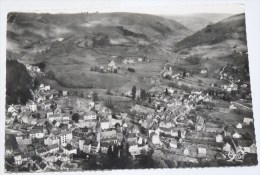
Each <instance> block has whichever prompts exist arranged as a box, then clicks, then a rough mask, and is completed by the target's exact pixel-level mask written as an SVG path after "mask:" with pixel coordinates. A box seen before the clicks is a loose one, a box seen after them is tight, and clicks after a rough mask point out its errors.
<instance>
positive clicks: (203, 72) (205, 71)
mask: <svg viewBox="0 0 260 175" xmlns="http://www.w3.org/2000/svg"><path fill="white" fill-rule="evenodd" d="M200 73H201V74H206V73H208V69H207V68H203V69H201V71H200Z"/></svg>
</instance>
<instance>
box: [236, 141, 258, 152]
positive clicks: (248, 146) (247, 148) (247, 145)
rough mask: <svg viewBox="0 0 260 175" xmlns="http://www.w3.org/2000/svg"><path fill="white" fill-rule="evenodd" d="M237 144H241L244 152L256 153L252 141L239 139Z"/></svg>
mask: <svg viewBox="0 0 260 175" xmlns="http://www.w3.org/2000/svg"><path fill="white" fill-rule="evenodd" d="M238 145H239V146H241V147H242V148H243V150H244V152H246V153H251V154H256V153H257V150H256V144H255V143H253V142H252V141H240V142H239V143H238Z"/></svg>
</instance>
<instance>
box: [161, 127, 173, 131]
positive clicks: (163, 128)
mask: <svg viewBox="0 0 260 175" xmlns="http://www.w3.org/2000/svg"><path fill="white" fill-rule="evenodd" d="M159 129H160V130H162V131H166V132H170V131H171V130H172V129H171V128H165V127H159Z"/></svg>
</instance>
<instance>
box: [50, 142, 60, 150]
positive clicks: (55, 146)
mask: <svg viewBox="0 0 260 175" xmlns="http://www.w3.org/2000/svg"><path fill="white" fill-rule="evenodd" d="M55 148H59V145H58V144H57V143H55V144H53V145H49V146H48V149H49V150H51V149H55Z"/></svg>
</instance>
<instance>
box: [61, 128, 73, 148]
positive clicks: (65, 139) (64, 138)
mask: <svg viewBox="0 0 260 175" xmlns="http://www.w3.org/2000/svg"><path fill="white" fill-rule="evenodd" d="M72 137H73V136H72V132H70V131H64V132H62V133H61V134H60V143H61V145H62V146H65V145H67V143H69V142H70V141H71V140H72Z"/></svg>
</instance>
